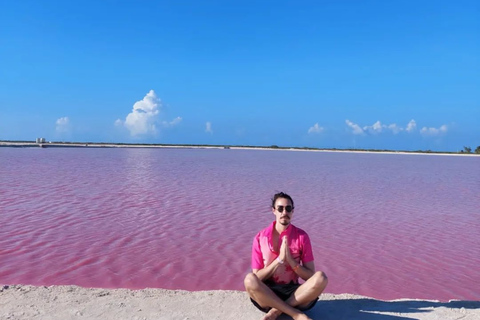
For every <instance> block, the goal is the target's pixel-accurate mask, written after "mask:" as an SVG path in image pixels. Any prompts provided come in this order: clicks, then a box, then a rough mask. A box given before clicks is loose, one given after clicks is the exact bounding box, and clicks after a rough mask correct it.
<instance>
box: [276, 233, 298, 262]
mask: <svg viewBox="0 0 480 320" xmlns="http://www.w3.org/2000/svg"><path fill="white" fill-rule="evenodd" d="M278 258H279V259H280V260H282V261H285V262H287V263H288V264H289V265H290V267H292V268H294V267H296V266H297V265H298V262H297V261H295V259H293V257H292V252H291V251H290V248H289V246H288V239H287V236H284V237H283V238H282V244H281V246H280V252H279V255H278Z"/></svg>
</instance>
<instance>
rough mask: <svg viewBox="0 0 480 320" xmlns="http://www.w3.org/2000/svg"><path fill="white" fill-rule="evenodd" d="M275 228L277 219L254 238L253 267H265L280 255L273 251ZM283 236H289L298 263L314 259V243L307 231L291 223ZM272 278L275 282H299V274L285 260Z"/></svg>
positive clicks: (289, 244) (293, 254)
mask: <svg viewBox="0 0 480 320" xmlns="http://www.w3.org/2000/svg"><path fill="white" fill-rule="evenodd" d="M274 228H275V221H274V222H273V223H272V224H271V225H269V226H268V227H267V228H265V229H263V230H262V231H260V232H259V233H258V234H257V235H256V236H255V238H254V239H253V246H252V269H258V270H260V269H263V268H265V267H266V266H268V265H269V264H270V263H272V261H273V260H275V259H276V258H277V257H278V254H279V253H278V252H275V251H273V243H272V231H273V230H274ZM283 236H287V239H288V246H289V248H290V251H291V253H292V257H293V258H294V259H295V261H297V262H298V263H300V262H302V264H305V263H307V262H310V261H313V253H312V244H311V243H310V238H309V237H308V235H307V233H306V232H305V231H303V230H302V229H300V228H297V227H295V226H294V225H292V224H290V225H289V226H288V227H287V229H286V230H285V231H283V232H282V233H281V234H280V237H279V239H282V238H283ZM280 243H281V242H280ZM271 280H273V281H274V282H275V283H290V282H291V281H293V282H294V283H298V275H297V274H296V273H295V271H293V269H292V268H291V267H290V265H289V264H288V263H287V262H285V263H284V264H281V265H279V266H278V267H277V270H275V273H274V274H273V275H272V277H271Z"/></svg>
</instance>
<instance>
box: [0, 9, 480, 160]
mask: <svg viewBox="0 0 480 320" xmlns="http://www.w3.org/2000/svg"><path fill="white" fill-rule="evenodd" d="M479 57H480V5H479V4H478V1H463V0H460V1H340V0H339V1H304V2H298V1H297V2H294V1H187V0H185V1H130V2H127V1H109V0H105V1H103V0H102V1H21V0H19V1H3V2H2V4H0V111H1V112H0V139H2V140H34V139H35V138H36V137H45V138H46V139H47V140H55V141H97V142H146V143H178V144H232V145H261V146H269V145H279V146H299V147H302V146H306V147H318V148H375V149H396V150H418V149H423V150H426V149H431V150H438V151H442V150H443V151H457V150H460V149H462V148H463V146H471V147H473V148H475V147H477V146H479V145H480V76H479V75H480V63H479Z"/></svg>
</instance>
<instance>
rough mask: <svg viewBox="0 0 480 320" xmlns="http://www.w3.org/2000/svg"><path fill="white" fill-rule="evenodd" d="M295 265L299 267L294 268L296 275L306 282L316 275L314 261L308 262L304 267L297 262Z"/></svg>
mask: <svg viewBox="0 0 480 320" xmlns="http://www.w3.org/2000/svg"><path fill="white" fill-rule="evenodd" d="M295 264H296V265H298V267H292V268H293V269H294V271H295V273H296V274H298V276H299V277H300V278H302V279H303V280H305V281H306V280H308V279H310V278H311V277H312V276H313V274H314V273H315V262H313V261H310V262H306V263H305V264H304V265H303V266H302V265H300V264H299V263H297V262H295ZM290 266H291V265H290Z"/></svg>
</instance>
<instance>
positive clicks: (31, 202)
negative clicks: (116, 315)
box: [0, 148, 480, 300]
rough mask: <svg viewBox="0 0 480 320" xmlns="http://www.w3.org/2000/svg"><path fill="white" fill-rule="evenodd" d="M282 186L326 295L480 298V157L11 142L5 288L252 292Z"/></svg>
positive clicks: (2, 172)
mask: <svg viewBox="0 0 480 320" xmlns="http://www.w3.org/2000/svg"><path fill="white" fill-rule="evenodd" d="M276 191H285V192H287V193H290V194H291V195H292V196H293V198H294V200H295V207H296V210H295V216H294V220H293V222H294V224H295V225H297V226H298V227H300V228H303V229H304V230H306V231H307V232H308V233H309V234H310V237H311V240H312V243H313V247H314V255H315V263H316V266H317V269H320V270H324V271H325V272H326V273H327V275H328V276H329V279H330V282H329V286H328V288H327V292H332V293H343V292H348V293H356V294H362V295H367V296H372V297H375V298H380V299H395V298H422V299H439V300H448V299H453V298H455V299H467V300H479V299H480V236H479V230H480V157H455V156H433V155H432V156H427V155H390V154H352V153H320V152H293V151H249V150H206V149H198V150H197V149H183V150H177V149H133V148H132V149H93V148H92V149H89V148H84V149H74V148H72V149H68V148H47V149H37V148H28V149H19V148H0V284H18V283H20V284H34V285H60V284H73V285H80V286H85V287H105V288H119V287H122V288H145V287H156V288H167V289H186V290H211V289H235V290H243V287H242V282H243V277H244V275H245V274H246V273H247V272H248V271H249V269H250V248H251V243H252V239H253V237H254V235H255V234H256V233H257V232H258V231H259V230H260V229H261V228H264V227H266V226H267V225H268V224H269V223H270V222H271V221H272V219H273V215H272V214H271V212H270V209H269V205H270V200H269V199H270V197H271V196H272V195H273V193H274V192H276Z"/></svg>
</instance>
